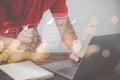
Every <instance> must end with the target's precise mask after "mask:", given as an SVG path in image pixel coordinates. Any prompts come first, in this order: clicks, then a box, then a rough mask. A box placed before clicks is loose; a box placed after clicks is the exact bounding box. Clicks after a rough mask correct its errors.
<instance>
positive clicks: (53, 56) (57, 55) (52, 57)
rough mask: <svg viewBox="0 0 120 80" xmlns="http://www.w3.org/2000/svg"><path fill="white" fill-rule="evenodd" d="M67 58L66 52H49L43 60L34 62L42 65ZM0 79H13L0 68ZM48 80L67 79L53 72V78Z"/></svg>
mask: <svg viewBox="0 0 120 80" xmlns="http://www.w3.org/2000/svg"><path fill="white" fill-rule="evenodd" d="M67 58H68V54H67V53H51V54H50V56H49V57H48V58H47V59H46V60H45V61H43V62H41V63H36V64H37V65H43V64H47V63H51V62H56V61H60V60H64V59H67ZM0 80H13V79H12V78H10V77H9V76H8V75H6V74H5V73H4V72H2V71H1V70H0ZM50 80H67V79H65V78H63V77H61V76H58V75H56V74H55V77H54V79H50Z"/></svg>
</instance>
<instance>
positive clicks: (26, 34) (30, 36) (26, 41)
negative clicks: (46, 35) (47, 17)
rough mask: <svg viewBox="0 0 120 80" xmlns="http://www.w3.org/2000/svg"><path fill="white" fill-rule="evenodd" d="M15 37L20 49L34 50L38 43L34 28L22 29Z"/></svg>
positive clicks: (38, 39)
mask: <svg viewBox="0 0 120 80" xmlns="http://www.w3.org/2000/svg"><path fill="white" fill-rule="evenodd" d="M17 39H18V40H19V41H20V42H21V45H20V47H19V48H21V49H30V50H35V49H36V48H37V46H38V44H39V43H40V36H39V33H38V32H37V30H35V29H34V28H29V29H25V30H22V31H21V32H20V33H19V34H18V38H17Z"/></svg>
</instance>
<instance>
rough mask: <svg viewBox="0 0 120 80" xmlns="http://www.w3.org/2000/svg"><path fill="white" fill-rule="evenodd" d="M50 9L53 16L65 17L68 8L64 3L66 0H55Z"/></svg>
mask: <svg viewBox="0 0 120 80" xmlns="http://www.w3.org/2000/svg"><path fill="white" fill-rule="evenodd" d="M50 11H51V13H52V14H53V16H54V17H67V16H68V8H67V5H66V0H56V1H55V3H54V4H53V5H52V6H51V8H50Z"/></svg>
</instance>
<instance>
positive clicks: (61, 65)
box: [42, 59, 78, 71]
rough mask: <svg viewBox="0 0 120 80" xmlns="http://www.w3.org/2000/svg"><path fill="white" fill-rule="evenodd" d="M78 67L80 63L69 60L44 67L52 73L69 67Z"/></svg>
mask: <svg viewBox="0 0 120 80" xmlns="http://www.w3.org/2000/svg"><path fill="white" fill-rule="evenodd" d="M77 65H78V63H76V62H74V61H72V60H69V59H68V60H63V61H58V62H54V63H50V64H46V65H43V66H42V67H44V68H46V69H49V70H51V71H56V70H60V69H65V68H68V67H73V66H77Z"/></svg>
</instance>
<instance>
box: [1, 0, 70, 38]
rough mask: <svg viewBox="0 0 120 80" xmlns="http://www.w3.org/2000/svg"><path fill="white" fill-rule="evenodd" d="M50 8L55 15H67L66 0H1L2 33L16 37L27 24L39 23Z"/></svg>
mask: <svg viewBox="0 0 120 80" xmlns="http://www.w3.org/2000/svg"><path fill="white" fill-rule="evenodd" d="M48 9H50V11H51V13H52V14H53V16H55V17H61V16H62V17H65V16H67V13H68V10H67V6H66V0H0V30H1V34H2V35H4V36H9V37H16V36H17V35H18V33H19V32H20V31H21V30H22V29H23V28H22V26H23V25H26V24H38V23H39V22H40V20H41V18H42V15H43V13H44V12H45V11H46V10H48Z"/></svg>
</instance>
